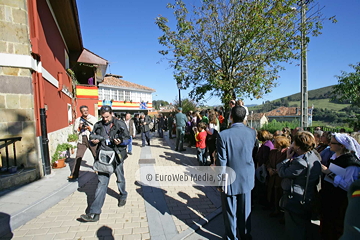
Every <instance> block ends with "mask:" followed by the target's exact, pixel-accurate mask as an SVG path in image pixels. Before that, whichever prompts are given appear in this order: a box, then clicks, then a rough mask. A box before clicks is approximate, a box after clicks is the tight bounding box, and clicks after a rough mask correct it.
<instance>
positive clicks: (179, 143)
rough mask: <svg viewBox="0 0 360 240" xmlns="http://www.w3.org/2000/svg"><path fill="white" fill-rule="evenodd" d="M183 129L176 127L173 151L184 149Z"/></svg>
mask: <svg viewBox="0 0 360 240" xmlns="http://www.w3.org/2000/svg"><path fill="white" fill-rule="evenodd" d="M184 135H185V127H176V145H175V150H181V149H183V148H184Z"/></svg>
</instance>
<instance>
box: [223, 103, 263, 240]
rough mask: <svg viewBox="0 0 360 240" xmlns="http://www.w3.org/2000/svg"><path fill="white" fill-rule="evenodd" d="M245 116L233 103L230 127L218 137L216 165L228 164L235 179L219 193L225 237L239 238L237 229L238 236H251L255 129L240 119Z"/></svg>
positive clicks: (243, 109)
mask: <svg viewBox="0 0 360 240" xmlns="http://www.w3.org/2000/svg"><path fill="white" fill-rule="evenodd" d="M245 116H246V109H245V108H243V107H241V106H234V107H233V108H232V109H231V115H230V119H231V120H232V125H231V128H230V129H225V130H224V131H222V132H220V133H219V135H218V138H217V164H216V165H218V166H226V167H230V168H232V169H233V170H234V171H235V173H236V179H235V181H234V182H233V183H232V184H230V185H228V186H225V187H224V188H226V189H223V191H222V193H221V202H222V210H223V216H224V223H225V234H226V236H225V239H238V238H237V236H236V233H237V231H238V232H239V234H240V238H241V239H251V235H250V230H251V224H250V212H251V190H252V189H253V188H254V181H255V179H254V176H255V167H254V161H253V159H252V150H253V148H254V144H255V139H256V133H255V131H254V130H253V129H251V128H249V127H247V126H246V125H245V124H244V123H243V122H244V118H245ZM229 182H231V181H230V180H229Z"/></svg>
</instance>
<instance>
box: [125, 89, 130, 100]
mask: <svg viewBox="0 0 360 240" xmlns="http://www.w3.org/2000/svg"><path fill="white" fill-rule="evenodd" d="M125 100H126V101H130V91H125Z"/></svg>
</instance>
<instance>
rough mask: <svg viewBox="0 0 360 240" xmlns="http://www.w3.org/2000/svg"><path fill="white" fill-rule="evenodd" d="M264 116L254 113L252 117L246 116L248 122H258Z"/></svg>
mask: <svg viewBox="0 0 360 240" xmlns="http://www.w3.org/2000/svg"><path fill="white" fill-rule="evenodd" d="M264 115H265V114H264V113H254V114H253V115H251V114H250V115H249V116H248V121H249V120H251V119H252V120H256V121H258V120H260V119H261V118H262V117H263V116H264Z"/></svg>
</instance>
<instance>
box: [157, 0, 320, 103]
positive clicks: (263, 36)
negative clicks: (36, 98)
mask: <svg viewBox="0 0 360 240" xmlns="http://www.w3.org/2000/svg"><path fill="white" fill-rule="evenodd" d="M298 2H299V1H298V0H276V1H274V0H261V1H254V0H241V1H240V0H203V1H202V4H201V5H200V6H194V7H193V11H192V13H191V16H189V15H190V14H189V10H188V9H187V7H186V5H185V3H184V2H183V1H182V0H176V1H175V3H174V4H168V5H167V7H168V8H169V9H174V15H175V18H176V21H177V25H176V29H175V30H172V29H171V28H170V27H169V26H168V19H167V18H165V17H163V16H159V17H157V19H156V24H157V25H158V27H159V28H160V29H161V30H162V31H163V35H162V36H160V37H159V43H160V44H161V45H163V46H164V47H166V49H164V50H161V51H159V53H161V54H162V55H164V56H166V59H167V60H168V61H169V64H170V67H172V68H173V69H174V73H173V74H174V78H175V80H176V81H177V82H178V83H182V86H186V87H184V88H190V89H191V91H190V96H191V97H192V98H193V99H195V100H201V99H203V98H204V96H205V94H206V93H209V94H210V95H211V96H218V97H220V98H221V100H222V102H223V103H224V105H225V106H227V104H226V103H227V102H228V101H229V100H230V99H235V98H244V97H250V98H257V99H258V98H261V97H262V96H263V95H264V94H266V93H268V92H270V91H271V88H272V87H274V86H276V80H277V79H278V78H279V75H278V72H279V71H280V70H283V69H284V68H283V67H282V66H281V63H282V62H290V63H291V62H292V60H294V59H299V54H300V34H299V32H300V29H303V30H304V31H306V32H307V33H311V34H312V35H313V36H317V35H319V34H320V31H319V30H320V29H321V28H322V19H321V14H320V11H318V10H314V9H315V8H314V6H315V5H316V4H315V3H314V2H312V1H311V2H310V3H309V5H308V13H309V14H308V19H307V22H306V24H304V25H302V24H301V23H300V20H299V9H300V7H299V6H298V5H297V3H298ZM294 7H296V8H294ZM309 16H310V17H309ZM308 41H309V38H307V42H308Z"/></svg>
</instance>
